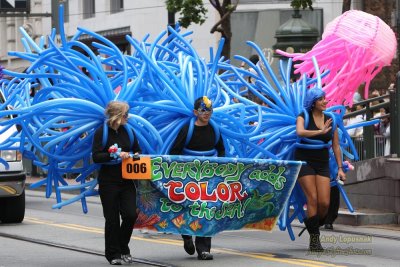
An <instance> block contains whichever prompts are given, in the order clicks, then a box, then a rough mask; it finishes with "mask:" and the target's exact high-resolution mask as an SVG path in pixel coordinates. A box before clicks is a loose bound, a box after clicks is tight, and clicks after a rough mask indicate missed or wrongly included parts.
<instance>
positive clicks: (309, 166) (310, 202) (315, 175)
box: [295, 87, 346, 252]
mask: <svg viewBox="0 0 400 267" xmlns="http://www.w3.org/2000/svg"><path fill="white" fill-rule="evenodd" d="M327 103H328V102H327V101H326V99H325V92H324V91H322V90H321V89H319V88H318V87H314V88H311V89H308V90H307V91H306V95H305V100H304V108H305V111H304V112H302V113H300V115H299V116H298V117H297V121H296V133H297V135H298V136H299V137H300V138H302V140H301V141H300V143H299V145H298V147H297V149H296V150H295V159H296V160H301V161H305V162H306V164H305V165H303V166H302V167H301V169H300V172H299V175H298V177H299V178H298V182H299V184H300V186H301V188H302V189H303V192H304V194H305V197H306V201H307V218H306V219H305V220H304V223H305V225H306V229H307V231H308V232H309V234H310V244H309V250H310V251H315V252H321V251H323V248H322V246H321V243H320V239H319V237H320V232H319V226H320V224H321V225H322V224H323V220H324V217H325V216H326V214H327V211H328V207H329V199H330V171H329V147H328V146H329V145H328V143H329V141H331V140H332V149H333V152H334V155H335V159H336V162H337V164H338V177H340V179H342V180H345V179H346V175H345V173H344V171H343V165H342V158H341V151H340V146H339V137H338V130H337V127H336V123H335V122H334V120H333V118H329V117H328V116H327V114H324V111H325V110H326V105H327ZM321 143H322V144H321ZM302 144H305V146H302ZM310 144H314V147H313V148H312V149H310V148H309V145H310ZM303 231H304V230H303ZM300 234H302V232H301V233H300Z"/></svg>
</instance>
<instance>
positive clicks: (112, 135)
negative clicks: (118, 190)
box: [92, 126, 141, 182]
mask: <svg viewBox="0 0 400 267" xmlns="http://www.w3.org/2000/svg"><path fill="white" fill-rule="evenodd" d="M107 130H108V136H107V142H106V144H105V146H104V147H103V145H102V141H103V126H101V127H100V128H98V129H97V130H96V133H95V134H94V139H93V148H92V158H93V161H94V162H95V163H109V162H112V160H113V159H114V158H113V157H111V156H110V153H109V152H108V148H109V147H110V146H112V145H114V144H117V145H118V147H119V148H121V151H125V152H128V151H129V152H133V153H136V152H138V153H141V149H140V147H139V143H138V141H137V138H136V135H135V133H134V132H133V131H132V132H133V136H134V140H133V142H132V143H133V144H131V140H130V138H129V135H128V132H127V130H126V128H125V127H124V126H120V127H119V128H118V130H117V131H115V130H114V129H112V128H110V127H109V126H107ZM122 181H124V180H123V178H122V167H121V163H118V164H109V165H107V164H102V165H101V167H100V171H99V182H122Z"/></svg>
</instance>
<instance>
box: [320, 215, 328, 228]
mask: <svg viewBox="0 0 400 267" xmlns="http://www.w3.org/2000/svg"><path fill="white" fill-rule="evenodd" d="M326 217H327V216H325V217H324V218H319V219H318V223H319V226H320V227H321V226H322V225H324V224H325V221H326Z"/></svg>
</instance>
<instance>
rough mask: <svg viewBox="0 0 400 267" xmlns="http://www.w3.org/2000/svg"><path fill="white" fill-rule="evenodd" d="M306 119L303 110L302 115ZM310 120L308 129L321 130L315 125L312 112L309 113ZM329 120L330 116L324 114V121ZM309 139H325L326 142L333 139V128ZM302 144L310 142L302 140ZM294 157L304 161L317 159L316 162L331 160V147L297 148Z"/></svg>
mask: <svg viewBox="0 0 400 267" xmlns="http://www.w3.org/2000/svg"><path fill="white" fill-rule="evenodd" d="M299 116H300V117H302V118H303V119H304V113H303V112H302V113H301V114H300V115H299ZM308 117H309V122H308V126H307V128H306V130H311V131H313V130H321V129H319V128H318V127H317V125H315V121H314V117H313V115H312V113H311V112H309V113H308ZM327 120H329V117H327V116H326V115H324V123H325V122H326V121H327ZM308 139H312V140H320V141H323V142H324V143H325V144H326V143H328V142H329V141H331V140H332V129H330V130H329V131H328V132H327V133H325V134H319V135H316V136H313V137H308ZM301 143H302V144H310V143H308V142H305V141H301ZM294 158H295V159H296V160H302V161H315V162H329V149H328V148H322V149H306V148H297V149H296V151H295V153H294Z"/></svg>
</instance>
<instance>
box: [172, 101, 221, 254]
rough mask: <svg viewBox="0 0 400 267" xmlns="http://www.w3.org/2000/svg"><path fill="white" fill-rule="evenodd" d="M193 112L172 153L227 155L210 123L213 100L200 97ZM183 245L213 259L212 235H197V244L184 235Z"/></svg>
mask: <svg viewBox="0 0 400 267" xmlns="http://www.w3.org/2000/svg"><path fill="white" fill-rule="evenodd" d="M193 113H194V115H195V116H196V120H195V122H194V123H191V124H190V125H186V126H184V127H183V128H182V129H181V130H180V132H179V134H178V136H177V137H176V139H175V141H174V144H173V145H172V148H171V151H170V154H171V155H182V154H184V155H204V156H214V155H215V154H217V156H218V157H224V156H225V147H224V142H223V140H222V137H221V135H220V133H219V130H218V129H217V128H216V127H213V125H211V124H210V123H209V121H210V119H211V115H212V113H213V108H212V102H211V100H209V99H208V98H207V97H206V96H203V97H199V98H197V99H196V101H195V102H194V109H193ZM182 238H183V247H184V249H185V251H186V252H187V253H188V254H189V255H193V254H194V252H195V250H197V254H198V256H197V258H198V259H199V260H212V259H213V255H212V254H211V253H210V250H211V237H203V236H196V240H195V245H196V247H195V245H194V244H193V240H192V236H190V235H182Z"/></svg>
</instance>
